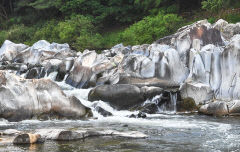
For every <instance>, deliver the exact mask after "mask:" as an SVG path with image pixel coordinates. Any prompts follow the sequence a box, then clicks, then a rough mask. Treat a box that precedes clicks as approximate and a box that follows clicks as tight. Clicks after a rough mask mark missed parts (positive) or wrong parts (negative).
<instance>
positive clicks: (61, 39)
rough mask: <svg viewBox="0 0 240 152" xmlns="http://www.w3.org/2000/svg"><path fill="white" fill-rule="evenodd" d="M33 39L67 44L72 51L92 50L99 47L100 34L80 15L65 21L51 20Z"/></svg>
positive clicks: (87, 19)
mask: <svg viewBox="0 0 240 152" xmlns="http://www.w3.org/2000/svg"><path fill="white" fill-rule="evenodd" d="M34 39H35V40H36V41H37V40H39V39H45V40H48V41H50V42H53V41H54V42H58V43H69V44H70V45H71V46H72V47H73V48H74V49H77V50H78V51H82V50H84V49H94V48H99V47H100V40H101V36H100V34H98V33H96V29H95V27H94V26H93V24H92V22H91V20H90V19H89V18H88V17H85V16H82V15H76V16H74V17H71V18H70V19H67V20H65V21H60V22H57V21H55V20H52V21H50V22H48V23H47V24H46V25H45V26H43V27H42V28H40V29H39V30H38V31H37V32H36V34H35V36H34Z"/></svg>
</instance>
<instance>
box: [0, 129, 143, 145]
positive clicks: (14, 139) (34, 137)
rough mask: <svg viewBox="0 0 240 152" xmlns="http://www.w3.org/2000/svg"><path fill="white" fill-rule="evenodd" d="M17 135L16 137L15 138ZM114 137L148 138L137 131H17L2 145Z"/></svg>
mask: <svg viewBox="0 0 240 152" xmlns="http://www.w3.org/2000/svg"><path fill="white" fill-rule="evenodd" d="M16 135H17V136H16ZM101 136H114V137H119V138H132V139H142V138H147V137H148V136H147V135H146V134H144V133H142V132H138V131H127V132H119V131H116V130H103V131H96V130H66V129H39V130H36V131H34V132H32V133H25V132H20V131H18V134H11V135H8V136H4V135H2V137H1V138H0V139H1V142H2V144H11V143H13V144H34V143H43V142H44V141H45V140H54V141H73V140H82V139H86V138H88V137H101Z"/></svg>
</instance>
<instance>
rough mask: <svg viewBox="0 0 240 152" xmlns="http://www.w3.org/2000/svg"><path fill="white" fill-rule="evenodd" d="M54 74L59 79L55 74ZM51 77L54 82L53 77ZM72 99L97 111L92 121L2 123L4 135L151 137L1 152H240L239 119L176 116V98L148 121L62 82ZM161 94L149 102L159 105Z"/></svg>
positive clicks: (48, 143) (12, 148)
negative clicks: (83, 132)
mask: <svg viewBox="0 0 240 152" xmlns="http://www.w3.org/2000/svg"><path fill="white" fill-rule="evenodd" d="M52 75H54V74H52ZM52 75H50V78H52V77H51V76H52ZM56 83H57V84H58V85H59V86H60V87H61V88H62V90H63V91H64V93H66V94H67V95H68V96H71V95H75V96H76V97H77V98H78V99H80V101H81V102H82V103H83V104H84V105H85V106H87V107H90V108H91V109H92V111H93V115H94V118H93V119H90V120H86V121H83V120H47V121H39V120H24V121H20V122H8V121H6V120H1V121H0V130H4V129H17V130H20V131H26V132H27V131H33V130H36V129H43V128H54V129H59V128H64V129H77V128H86V129H96V130H104V129H114V130H118V131H140V132H143V133H145V134H147V135H148V136H149V137H148V138H146V139H127V140H126V139H125V138H115V137H97V138H87V139H85V140H80V141H71V142H55V141H46V142H45V143H43V144H35V145H27V146H14V145H13V144H7V145H6V144H3V143H0V151H18V152H21V151H31V152H38V151H51V152H59V151H62V152H66V151H89V152H95V151H96V152H97V151H99V152H107V151H121V152H125V151H131V152H138V151H142V152H149V151H156V152H157V151H192V150H194V151H237V150H238V148H239V147H240V130H239V128H240V124H239V119H238V118H236V117H219V118H218V117H209V116H205V115H199V114H197V113H176V109H175V108H176V95H175V94H172V96H171V99H172V101H171V104H172V107H171V109H172V110H171V111H165V109H166V107H164V106H161V107H159V114H147V118H145V119H142V118H129V117H128V116H129V115H131V114H137V113H138V111H133V112H131V111H117V110H115V109H114V108H112V107H111V106H110V105H108V104H107V103H106V102H104V101H95V102H90V101H88V92H89V91H90V90H91V89H76V88H73V87H71V86H70V85H68V84H65V83H64V82H56ZM159 96H161V95H158V96H156V97H155V98H153V99H152V100H147V101H146V103H147V102H156V100H157V98H158V97H159ZM96 104H97V105H98V106H100V107H102V108H103V109H105V110H107V111H109V112H111V113H112V114H113V116H109V117H103V116H102V115H101V114H99V113H98V112H97V111H96V110H95V109H94V105H96Z"/></svg>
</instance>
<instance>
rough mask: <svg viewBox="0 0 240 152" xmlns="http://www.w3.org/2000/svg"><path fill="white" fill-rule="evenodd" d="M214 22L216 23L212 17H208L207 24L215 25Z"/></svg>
mask: <svg viewBox="0 0 240 152" xmlns="http://www.w3.org/2000/svg"><path fill="white" fill-rule="evenodd" d="M216 21H217V19H216V18H214V17H210V18H209V19H208V22H209V23H211V24H213V23H215V22H216Z"/></svg>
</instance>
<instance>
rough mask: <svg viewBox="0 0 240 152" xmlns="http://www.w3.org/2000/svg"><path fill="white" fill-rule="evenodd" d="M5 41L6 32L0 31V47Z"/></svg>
mask: <svg viewBox="0 0 240 152" xmlns="http://www.w3.org/2000/svg"><path fill="white" fill-rule="evenodd" d="M6 39H7V32H6V31H0V47H1V46H2V44H3V42H4V41H5V40H6Z"/></svg>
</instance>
